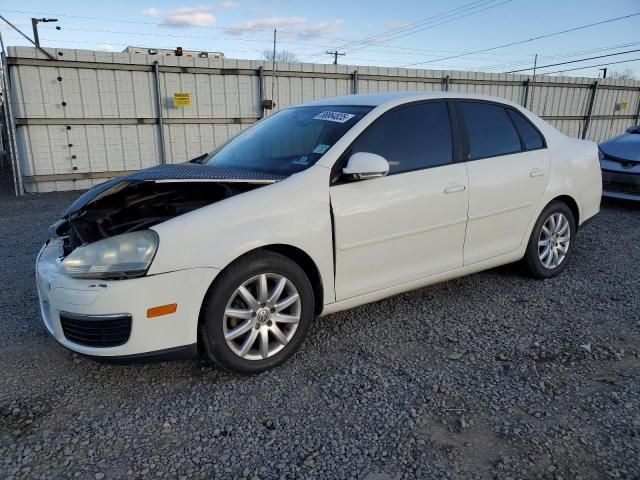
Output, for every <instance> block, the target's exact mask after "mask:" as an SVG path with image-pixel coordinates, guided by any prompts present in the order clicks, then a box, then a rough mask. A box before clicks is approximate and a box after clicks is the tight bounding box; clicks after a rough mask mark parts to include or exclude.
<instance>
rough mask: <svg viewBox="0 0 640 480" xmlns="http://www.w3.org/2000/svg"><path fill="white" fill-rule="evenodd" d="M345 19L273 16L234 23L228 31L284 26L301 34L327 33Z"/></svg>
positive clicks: (235, 31) (268, 28) (238, 31)
mask: <svg viewBox="0 0 640 480" xmlns="http://www.w3.org/2000/svg"><path fill="white" fill-rule="evenodd" d="M343 23H344V20H342V19H341V18H337V19H334V20H329V21H325V22H311V21H310V20H309V19H308V18H306V17H271V18H264V19H259V20H249V21H247V22H243V23H240V24H238V25H234V26H233V27H231V28H230V29H229V30H227V33H230V34H233V35H239V34H241V33H246V32H250V31H252V30H255V29H266V30H271V29H273V28H276V29H277V28H283V29H285V30H287V31H289V32H292V33H295V34H296V35H299V36H317V35H326V34H328V33H332V32H335V31H336V30H338V29H339V28H340V27H341V26H342V24H343Z"/></svg>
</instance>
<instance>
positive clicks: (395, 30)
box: [338, 0, 496, 49]
mask: <svg viewBox="0 0 640 480" xmlns="http://www.w3.org/2000/svg"><path fill="white" fill-rule="evenodd" d="M495 1H496V0H489V1H488V2H487V0H476V1H475V2H471V3H467V4H465V5H462V6H461V7H458V8H454V9H452V10H448V11H446V12H443V13H440V14H438V15H433V16H431V17H426V18H423V19H422V20H418V21H417V22H413V23H410V24H408V25H404V26H401V27H397V28H392V29H390V30H386V31H384V32H382V33H378V34H374V35H370V36H368V37H365V38H363V39H361V40H358V41H355V42H351V43H347V44H345V45H341V46H340V47H338V48H341V49H342V48H349V47H352V46H354V45H358V44H362V43H366V42H369V41H371V40H375V39H377V38H380V37H385V36H388V35H391V34H394V33H399V32H402V31H407V30H411V29H413V28H417V27H418V26H421V25H423V24H425V23H429V22H431V21H434V20H436V19H438V18H439V17H442V16H444V15H447V14H453V12H456V10H463V9H465V8H467V7H471V8H476V7H477V5H475V4H478V3H480V4H482V3H485V4H486V3H492V2H495ZM472 5H475V6H473V7H472ZM458 13H460V12H458Z"/></svg>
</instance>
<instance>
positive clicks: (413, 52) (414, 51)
mask: <svg viewBox="0 0 640 480" xmlns="http://www.w3.org/2000/svg"><path fill="white" fill-rule="evenodd" d="M43 30H50V31H54V30H55V29H53V28H44V29H43ZM63 30H70V31H78V32H98V33H109V34H113V35H138V36H148V37H154V36H158V37H169V38H192V39H202V40H223V41H228V40H233V41H242V42H250V43H269V44H270V43H271V39H266V38H265V39H258V38H253V39H251V38H233V39H231V38H228V37H210V36H206V35H176V34H170V33H148V32H133V31H123V30H102V29H95V28H78V27H63ZM49 40H51V39H49ZM87 43H91V42H87ZM108 43H113V42H108ZM278 43H281V44H287V45H299V46H310V47H322V48H331V46H332V45H330V44H317V43H308V42H302V41H300V42H288V41H284V40H279V41H278ZM121 45H129V44H121ZM384 47H385V48H390V49H398V50H402V52H396V51H393V50H379V49H369V51H370V52H376V53H392V54H396V55H397V54H399V53H401V54H403V55H411V56H421V57H424V56H425V55H424V54H421V53H418V52H430V53H433V54H435V53H440V54H442V53H462V52H461V51H460V50H430V49H422V48H408V47H396V46H394V45H385V46H384ZM172 48H173V47H172ZM406 50H409V51H406ZM301 55H307V56H309V55H310V54H308V53H307V54H305V53H301ZM488 55H494V56H516V55H513V54H507V53H494V54H488ZM426 56H429V55H426ZM431 56H438V55H431ZM305 58H306V57H305ZM397 63H403V62H397Z"/></svg>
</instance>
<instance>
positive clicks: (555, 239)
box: [523, 201, 576, 278]
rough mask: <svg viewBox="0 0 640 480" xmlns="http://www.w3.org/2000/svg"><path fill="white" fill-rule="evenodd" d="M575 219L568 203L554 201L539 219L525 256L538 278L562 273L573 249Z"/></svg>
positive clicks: (530, 268)
mask: <svg viewBox="0 0 640 480" xmlns="http://www.w3.org/2000/svg"><path fill="white" fill-rule="evenodd" d="M575 234H576V221H575V218H574V216H573V212H572V211H571V209H570V208H569V207H568V206H567V204H565V203H563V202H560V201H554V202H551V203H550V204H549V205H547V207H546V208H545V209H544V210H543V211H542V213H541V214H540V217H539V218H538V221H537V222H536V224H535V226H534V228H533V231H532V232H531V237H530V238H529V244H528V245H527V251H526V254H525V257H524V259H523V261H524V265H525V268H526V269H527V271H528V272H529V273H530V274H531V275H532V276H534V277H536V278H550V277H555V276H556V275H558V274H560V272H562V271H563V270H564V269H565V268H566V267H567V264H568V262H569V258H570V257H571V254H572V253H573V241H574V240H575Z"/></svg>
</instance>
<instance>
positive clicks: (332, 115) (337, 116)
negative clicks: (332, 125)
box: [313, 112, 355, 123]
mask: <svg viewBox="0 0 640 480" xmlns="http://www.w3.org/2000/svg"><path fill="white" fill-rule="evenodd" d="M353 117H355V115H351V114H350V113H343V112H322V113H319V114H318V115H316V116H315V117H313V119H314V120H325V121H327V122H337V123H345V122H348V121H349V120H351V119H352V118H353Z"/></svg>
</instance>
